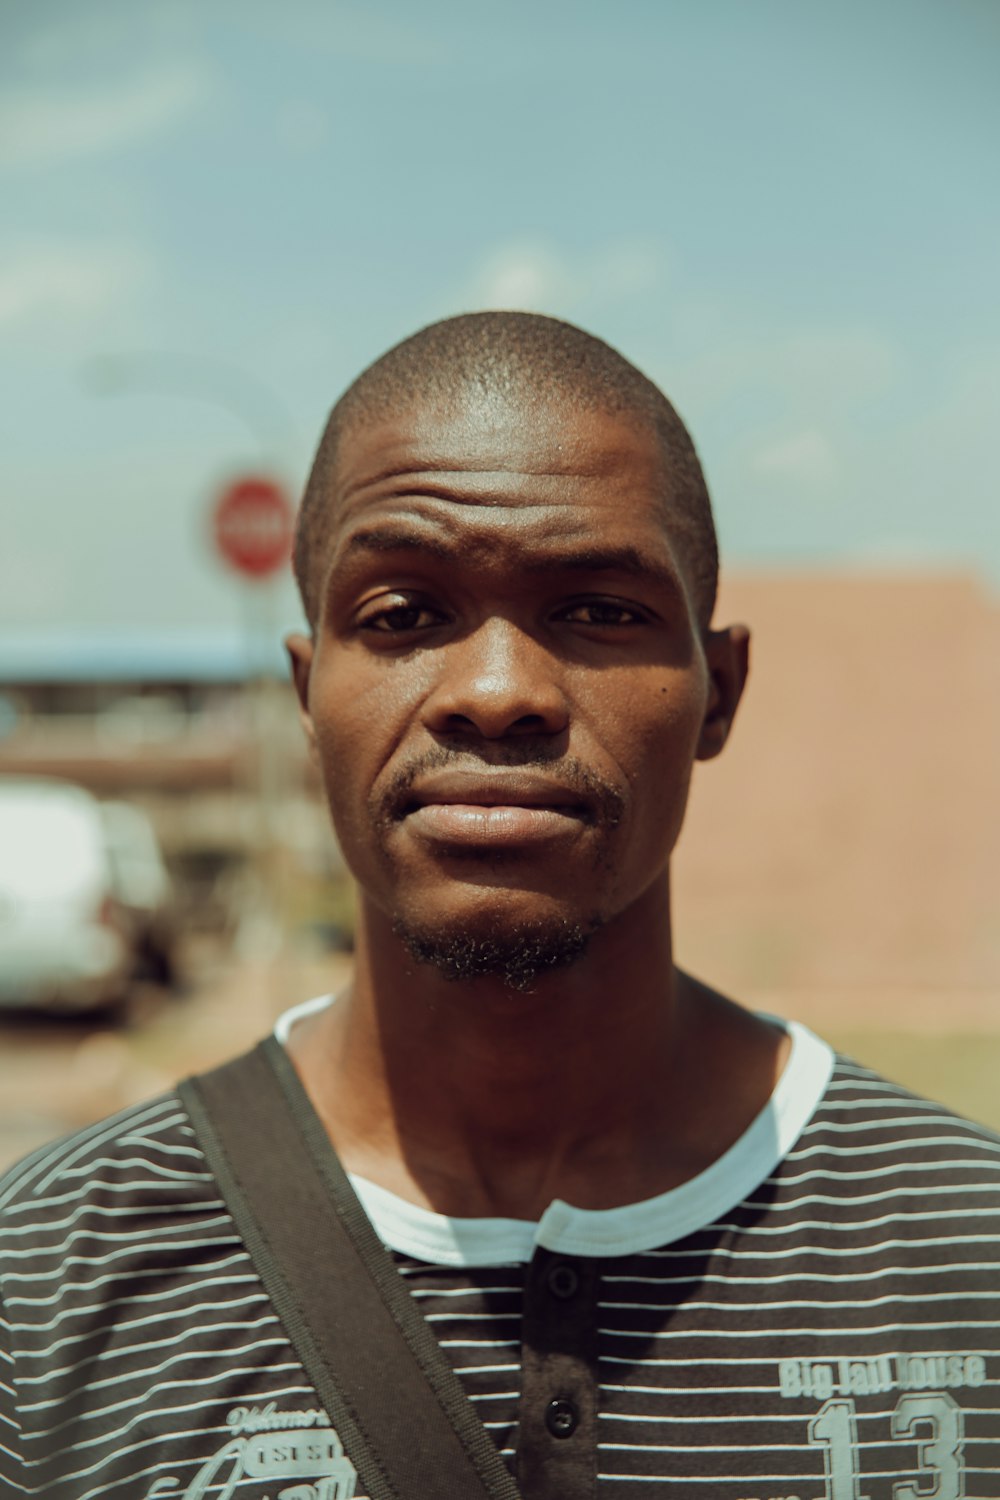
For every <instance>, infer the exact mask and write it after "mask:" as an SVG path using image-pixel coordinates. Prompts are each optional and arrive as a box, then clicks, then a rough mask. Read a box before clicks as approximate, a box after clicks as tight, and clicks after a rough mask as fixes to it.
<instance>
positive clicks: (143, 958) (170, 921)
mask: <svg viewBox="0 0 1000 1500" xmlns="http://www.w3.org/2000/svg"><path fill="white" fill-rule="evenodd" d="M100 813H101V820H102V822H103V824H104V835H105V844H106V848H107V851H108V857H109V859H110V862H111V878H112V882H113V885H114V894H115V898H116V900H117V901H118V904H119V906H120V908H121V910H122V913H123V915H124V916H125V919H126V921H125V925H126V927H127V930H128V933H129V936H130V939H131V943H132V951H133V956H134V964H133V968H134V972H135V974H136V975H137V977H139V978H142V979H152V980H155V981H156V983H157V984H166V985H170V984H173V983H174V981H175V979H176V977H177V975H176V964H175V961H174V954H175V950H176V943H177V931H176V921H175V910H174V909H175V902H174V894H173V888H172V885H171V881H170V876H169V875H168V873H167V867H166V865H165V863H164V860H163V855H162V853H161V852H160V843H159V840H158V839H157V837H156V832H155V830H154V828H153V825H152V823H151V822H150V821H149V818H148V817H147V816H146V814H145V813H144V812H142V811H141V810H140V809H139V808H138V807H133V806H132V805H131V803H128V802H102V803H101V804H100Z"/></svg>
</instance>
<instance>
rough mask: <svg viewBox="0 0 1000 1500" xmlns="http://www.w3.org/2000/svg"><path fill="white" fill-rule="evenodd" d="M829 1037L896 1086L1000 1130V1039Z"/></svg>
mask: <svg viewBox="0 0 1000 1500" xmlns="http://www.w3.org/2000/svg"><path fill="white" fill-rule="evenodd" d="M825 1035H826V1039H827V1041H829V1042H831V1043H832V1044H833V1045H834V1046H835V1047H838V1048H839V1049H840V1051H841V1052H846V1053H847V1054H848V1056H849V1057H853V1058H855V1059H856V1060H857V1061H858V1062H861V1063H864V1064H866V1066H867V1067H870V1068H874V1069H875V1070H876V1071H877V1072H879V1073H884V1074H885V1076H886V1077H887V1078H891V1079H893V1080H894V1081H895V1082H896V1083H902V1084H904V1085H905V1086H906V1087H907V1088H908V1089H913V1090H914V1092H915V1093H918V1094H924V1095H926V1096H927V1097H928V1098H929V1099H937V1100H939V1101H940V1102H941V1103H942V1104H947V1105H948V1107H949V1109H953V1110H956V1111H957V1113H958V1114H960V1115H967V1116H968V1117H969V1119H970V1120H979V1121H980V1122H981V1123H982V1124H984V1125H989V1126H991V1127H992V1128H993V1129H994V1130H1000V1035H998V1036H991V1035H981V1036H980V1035H961V1036H920V1035H914V1034H913V1033H907V1032H896V1031H843V1032H837V1033H835V1034H832V1035H831V1034H829V1033H825Z"/></svg>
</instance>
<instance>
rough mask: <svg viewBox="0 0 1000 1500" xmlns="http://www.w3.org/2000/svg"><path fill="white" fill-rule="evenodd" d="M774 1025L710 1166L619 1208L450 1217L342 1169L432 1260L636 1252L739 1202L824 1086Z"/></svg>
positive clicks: (801, 1036) (817, 1044) (405, 1239)
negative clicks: (764, 1068)
mask: <svg viewBox="0 0 1000 1500" xmlns="http://www.w3.org/2000/svg"><path fill="white" fill-rule="evenodd" d="M332 998H333V997H332V996H330V995H320V996H318V997H317V998H316V999H315V1000H307V1001H305V1002H304V1003H303V1004H301V1005H296V1006H294V1007H293V1008H292V1009H291V1010H288V1011H285V1013H284V1014H283V1015H282V1016H281V1017H279V1019H278V1022H277V1024H276V1026H275V1028H274V1034H275V1036H276V1037H277V1039H278V1041H279V1042H281V1043H282V1044H287V1042H288V1037H289V1034H290V1032H291V1029H292V1027H293V1026H294V1025H295V1023H296V1022H297V1021H299V1020H301V1019H303V1018H304V1017H305V1016H307V1015H313V1014H315V1012H317V1011H319V1010H323V1009H324V1008H325V1007H326V1006H327V1005H329V1004H330V1003H331V1001H332ZM768 1019H769V1020H773V1021H776V1022H777V1024H778V1025H781V1026H784V1027H785V1029H786V1030H787V1031H788V1033H789V1035H790V1037H791V1043H792V1045H791V1051H790V1053H789V1056H788V1061H787V1062H786V1064H785V1067H784V1070H783V1071H782V1074H781V1077H780V1078H779V1079H778V1082H777V1084H776V1085H775V1089H774V1092H773V1094H772V1095H771V1097H770V1099H769V1100H768V1102H767V1104H765V1106H764V1108H763V1109H762V1110H761V1111H760V1113H759V1114H758V1115H757V1117H756V1119H755V1120H753V1122H752V1123H751V1124H750V1125H749V1126H748V1127H747V1129H746V1130H745V1131H744V1133H743V1134H742V1135H741V1136H740V1138H739V1140H737V1141H736V1142H734V1144H733V1145H732V1146H730V1148H729V1150H728V1151H726V1152H724V1153H723V1155H722V1156H720V1157H719V1158H718V1159H717V1160H716V1161H714V1162H713V1163H712V1165H711V1166H710V1167H706V1169H705V1171H704V1172H699V1173H698V1175H697V1176H696V1177H692V1178H691V1179H690V1181H688V1182H683V1183H681V1185H680V1186H679V1187H676V1188H671V1189H670V1190H669V1192H666V1193H659V1194H657V1196H656V1197H655V1198H646V1199H643V1200H642V1201H641V1202H639V1203H628V1204H625V1205H624V1206H623V1207H621V1208H602V1209H590V1208H574V1207H573V1205H572V1204H570V1203H564V1202H563V1201H562V1200H561V1199H559V1198H556V1199H555V1200H554V1201H553V1202H552V1203H550V1204H549V1206H548V1208H547V1209H546V1210H545V1212H544V1214H543V1215H542V1217H541V1219H540V1220H539V1221H538V1222H537V1223H534V1222H532V1221H530V1220H527V1219H452V1218H449V1217H448V1216H447V1215H445V1214H437V1213H433V1212H432V1211H431V1210H430V1209H427V1208H421V1207H419V1205H417V1204H416V1203H409V1202H407V1201H406V1199H404V1198H399V1197H397V1195H396V1194H395V1193H390V1192H389V1191H388V1190H387V1189H386V1188H382V1187H379V1186H378V1185H377V1183H374V1182H369V1181H367V1179H366V1178H363V1177H357V1176H355V1174H354V1173H353V1172H352V1173H350V1174H349V1175H350V1180H351V1186H352V1187H353V1188H354V1191H355V1192H356V1193H357V1195H358V1197H359V1199H360V1200H361V1204H362V1206H363V1208H364V1210H365V1212H366V1213H367V1215H368V1217H369V1218H370V1219H371V1221H372V1224H373V1225H374V1226H375V1230H376V1232H377V1234H378V1236H379V1238H380V1239H381V1240H382V1243H383V1244H385V1245H387V1246H388V1247H389V1248H390V1249H392V1250H397V1251H399V1252H400V1254H402V1255H411V1256H413V1257H414V1258H415V1259H417V1260H423V1261H428V1262H429V1263H431V1264H432V1265H444V1266H495V1265H502V1264H506V1263H510V1262H527V1261H529V1260H530V1259H531V1257H532V1255H533V1254H534V1252H535V1249H536V1247H537V1246H539V1245H540V1246H542V1247H543V1248H544V1249H546V1250H553V1251H555V1252H556V1253H558V1254H562V1255H594V1256H614V1255H637V1254H641V1253H642V1252H643V1251H645V1250H654V1249H656V1248H657V1247H658V1246H661V1245H667V1244H670V1243H672V1242H673V1241H675V1240H679V1239H683V1238H684V1236H685V1235H689V1234H693V1233H694V1232H695V1231H696V1230H698V1229H703V1228H705V1227H706V1226H707V1225H709V1224H712V1223H714V1222H715V1221H716V1220H717V1219H719V1218H721V1217H722V1216H723V1215H724V1214H726V1213H728V1212H729V1211H730V1210H731V1209H733V1208H735V1207H736V1205H737V1204H738V1203H742V1202H743V1200H744V1198H747V1197H748V1196H749V1195H750V1194H751V1193H752V1192H753V1190H754V1189H755V1188H756V1187H759V1186H760V1184H761V1183H762V1182H763V1181H764V1179H765V1178H766V1177H768V1176H769V1175H770V1174H771V1173H772V1172H773V1171H774V1169H775V1167H776V1166H777V1165H778V1163H779V1162H780V1161H781V1160H782V1158H783V1157H784V1156H785V1155H786V1154H787V1152H788V1151H789V1150H790V1149H791V1147H792V1146H793V1145H794V1144H795V1142H796V1140H797V1139H798V1137H799V1136H800V1135H801V1134H802V1131H803V1129H804V1128H805V1126H806V1124H807V1123H808V1121H809V1119H810V1118H811V1116H812V1115H813V1113H814V1112H815V1109H816V1106H817V1105H818V1103H819V1101H820V1099H821V1098H822V1097H823V1094H824V1093H825V1091H826V1087H827V1084H828V1083H829V1081H830V1075H831V1073H832V1072H833V1053H832V1051H831V1050H830V1048H829V1047H828V1046H827V1044H826V1042H823V1041H821V1040H820V1039H819V1037H817V1036H814V1034H813V1033H812V1032H811V1031H809V1030H808V1029H807V1028H806V1027H805V1026H801V1025H800V1024H799V1023H798V1022H797V1021H783V1020H780V1019H779V1018H777V1017H768Z"/></svg>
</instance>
